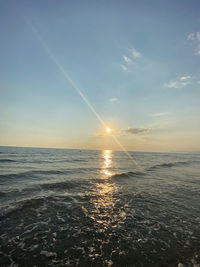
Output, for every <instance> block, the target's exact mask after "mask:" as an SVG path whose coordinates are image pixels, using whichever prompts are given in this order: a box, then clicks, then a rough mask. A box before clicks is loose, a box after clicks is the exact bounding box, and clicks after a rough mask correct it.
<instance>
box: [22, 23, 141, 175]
mask: <svg viewBox="0 0 200 267" xmlns="http://www.w3.org/2000/svg"><path fill="white" fill-rule="evenodd" d="M25 20H26V23H27V24H28V25H29V27H30V28H31V30H32V31H33V33H34V34H35V36H36V37H37V39H38V40H39V41H40V43H41V45H42V46H43V48H44V50H45V51H46V53H47V54H48V55H49V57H50V58H51V60H52V61H53V62H54V63H55V65H56V66H57V67H58V69H59V70H60V72H61V73H62V74H63V75H64V77H65V79H66V80H67V81H68V82H69V83H70V84H71V86H72V87H73V88H74V89H75V91H76V92H77V93H78V94H79V95H80V97H81V98H82V100H83V101H84V102H85V103H86V104H87V106H88V107H89V108H90V110H91V111H92V113H93V114H94V115H95V116H96V118H97V119H98V120H99V122H100V123H101V124H102V126H103V127H104V129H105V128H107V127H106V123H105V122H104V121H103V119H102V118H101V116H100V115H99V114H98V112H97V111H96V110H95V108H94V107H93V105H92V104H91V103H90V102H89V100H88V99H87V98H86V97H85V95H84V94H83V93H82V91H81V90H80V88H79V87H78V86H77V85H76V83H75V82H74V81H73V80H72V78H71V77H70V76H69V74H68V73H67V72H66V70H65V69H64V68H63V66H62V65H61V64H60V62H59V61H58V59H57V57H56V56H55V55H54V54H53V53H52V51H51V50H50V48H49V46H48V45H47V43H46V42H45V41H44V39H43V38H42V37H41V35H40V33H39V31H38V30H37V29H36V28H35V27H34V26H33V24H32V23H30V20H28V19H27V18H25ZM107 129H108V128H107ZM109 132H110V131H109ZM110 135H111V136H112V138H113V139H114V141H115V142H116V144H117V145H118V146H119V147H120V148H121V149H122V150H123V151H124V153H125V154H126V155H127V156H128V158H129V159H130V160H131V161H132V162H133V163H134V164H135V166H137V168H138V169H139V170H140V171H144V169H143V168H142V167H141V166H140V165H139V164H138V163H137V162H136V160H135V159H134V158H133V157H132V156H131V155H130V154H129V152H128V151H127V150H126V149H125V148H124V146H123V145H122V144H121V143H120V142H119V140H118V139H117V137H116V136H115V135H114V134H110Z"/></svg>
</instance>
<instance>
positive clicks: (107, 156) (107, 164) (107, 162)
mask: <svg viewBox="0 0 200 267" xmlns="http://www.w3.org/2000/svg"><path fill="white" fill-rule="evenodd" d="M102 156H103V159H104V163H103V166H102V172H103V174H104V175H105V176H106V177H109V176H111V175H112V172H111V171H110V170H109V169H110V168H111V166H112V150H103V151H102Z"/></svg>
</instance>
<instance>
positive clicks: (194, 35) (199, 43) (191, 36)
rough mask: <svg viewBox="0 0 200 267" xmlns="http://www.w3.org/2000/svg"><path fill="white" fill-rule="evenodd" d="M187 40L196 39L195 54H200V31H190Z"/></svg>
mask: <svg viewBox="0 0 200 267" xmlns="http://www.w3.org/2000/svg"><path fill="white" fill-rule="evenodd" d="M187 40H189V41H194V42H196V43H197V46H196V49H195V51H196V52H195V54H196V55H200V32H196V33H189V34H188V36H187Z"/></svg>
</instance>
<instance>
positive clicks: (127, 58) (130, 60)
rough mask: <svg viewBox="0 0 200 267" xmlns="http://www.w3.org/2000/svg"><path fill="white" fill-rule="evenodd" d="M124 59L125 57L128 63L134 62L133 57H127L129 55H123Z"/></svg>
mask: <svg viewBox="0 0 200 267" xmlns="http://www.w3.org/2000/svg"><path fill="white" fill-rule="evenodd" d="M123 59H124V61H125V62H126V63H129V64H130V63H133V61H132V59H130V58H129V57H127V56H123Z"/></svg>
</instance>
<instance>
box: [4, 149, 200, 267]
mask: <svg viewBox="0 0 200 267" xmlns="http://www.w3.org/2000/svg"><path fill="white" fill-rule="evenodd" d="M130 154H131V156H132V157H133V158H134V159H135V160H136V162H137V164H138V166H136V165H135V164H134V163H133V162H132V161H131V160H130V159H129V158H128V157H127V155H126V154H125V153H124V152H120V151H110V150H105V151H88V150H71V149H39V148H16V147H0V200H1V201H0V266H42V267H43V266H83V267H84V266H136V267H137V266H153V267H154V266H155V267H156V266H160V267H161V266H162V267H164V266H171V267H172V266H179V267H181V266H200V154H199V153H143V152H130Z"/></svg>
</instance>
